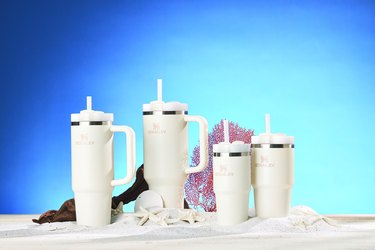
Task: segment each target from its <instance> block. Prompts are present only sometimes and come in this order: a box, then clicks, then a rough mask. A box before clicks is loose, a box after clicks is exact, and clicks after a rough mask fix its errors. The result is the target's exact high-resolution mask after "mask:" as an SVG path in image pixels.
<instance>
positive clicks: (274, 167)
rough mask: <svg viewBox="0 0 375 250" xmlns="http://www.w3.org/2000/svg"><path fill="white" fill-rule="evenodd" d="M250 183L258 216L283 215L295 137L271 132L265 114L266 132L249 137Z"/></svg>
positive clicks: (291, 178) (290, 182)
mask: <svg viewBox="0 0 375 250" xmlns="http://www.w3.org/2000/svg"><path fill="white" fill-rule="evenodd" d="M251 172H252V176H251V183H252V185H253V188H254V204H255V213H256V216H258V217H263V218H272V217H286V216H288V214H289V209H290V203H291V192H292V186H293V183H294V137H293V136H287V135H285V134H275V133H274V134H271V129H270V117H269V115H268V114H267V115H266V133H263V134H260V135H259V136H253V137H252V138H251Z"/></svg>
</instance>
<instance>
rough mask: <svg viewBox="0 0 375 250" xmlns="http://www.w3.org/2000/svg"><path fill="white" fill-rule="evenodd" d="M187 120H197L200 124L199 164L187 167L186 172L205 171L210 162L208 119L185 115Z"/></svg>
mask: <svg viewBox="0 0 375 250" xmlns="http://www.w3.org/2000/svg"><path fill="white" fill-rule="evenodd" d="M184 120H185V121H186V122H197V123H198V125H199V159H200V161H199V164H198V166H196V167H193V168H192V167H187V168H185V173H186V174H192V173H197V172H201V171H203V170H204V169H205V168H206V167H207V163H208V125H207V120H206V119H205V118H204V117H202V116H193V115H185V116H184Z"/></svg>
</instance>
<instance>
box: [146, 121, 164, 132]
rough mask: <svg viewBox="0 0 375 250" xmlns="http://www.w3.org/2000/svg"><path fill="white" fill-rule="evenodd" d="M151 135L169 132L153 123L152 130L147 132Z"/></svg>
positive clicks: (158, 124)
mask: <svg viewBox="0 0 375 250" xmlns="http://www.w3.org/2000/svg"><path fill="white" fill-rule="evenodd" d="M147 132H148V133H149V134H165V133H167V131H166V130H165V129H162V128H161V126H160V123H152V129H149V130H148V131H147Z"/></svg>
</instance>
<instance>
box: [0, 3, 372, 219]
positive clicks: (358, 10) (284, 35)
mask: <svg viewBox="0 0 375 250" xmlns="http://www.w3.org/2000/svg"><path fill="white" fill-rule="evenodd" d="M0 29H1V30H0V31H1V33H0V34H1V38H0V56H1V65H0V66H1V67H0V109H1V118H2V122H1V123H0V124H1V125H0V126H1V127H0V131H1V132H0V136H1V140H0V143H1V145H0V150H1V157H0V187H1V189H0V202H1V203H0V213H41V212H44V211H45V210H48V209H56V208H58V207H59V206H60V204H61V203H62V202H63V201H64V200H66V199H68V198H71V197H72V196H73V193H72V191H71V180H70V173H71V172H70V114H71V113H77V112H79V111H80V110H82V109H84V107H85V97H86V95H92V96H93V107H94V109H97V110H103V111H106V112H111V113H114V114H115V124H121V125H129V126H131V127H133V128H134V130H135V132H136V134H137V165H140V164H142V161H143V153H142V147H143V146H142V104H143V103H148V102H149V101H152V100H155V99H156V79H157V78H163V81H164V99H165V100H167V101H172V100H177V101H181V102H186V103H188V104H189V113H190V114H196V115H202V116H204V117H206V119H207V120H208V122H209V129H210V130H211V128H212V127H213V125H214V124H215V123H218V122H219V121H220V119H222V118H228V119H230V120H231V121H235V122H238V123H239V124H240V126H243V127H246V128H253V129H254V130H255V133H256V134H259V133H261V132H263V131H264V113H266V112H270V113H271V118H272V130H273V131H274V132H283V133H287V134H289V135H294V136H295V138H296V140H295V144H296V151H295V152H296V154H295V185H294V188H293V201H292V205H297V204H304V205H308V206H310V207H312V208H314V209H315V210H317V211H318V212H320V213H375V199H374V184H373V183H374V179H375V178H374V177H375V157H374V155H375V154H374V151H375V150H374V141H375V135H374V127H375V2H373V1H263V2H262V1H256V2H255V1H254V2H253V1H45V2H43V1H24V2H22V1H2V2H1V4H0ZM196 130H197V129H196V128H195V127H194V126H192V130H191V133H190V135H189V137H190V145H189V147H190V151H191V150H192V148H193V147H194V146H195V145H196V144H197V142H198V136H197V134H196V133H195V131H196ZM124 138H125V137H122V136H116V139H115V144H116V145H115V146H116V153H115V165H116V177H118V178H119V177H121V176H124V170H123V169H124V167H122V164H124V161H125V159H124V156H123V154H122V151H123V150H125V146H124V142H125V139H124ZM125 188H126V187H121V188H116V189H115V191H114V194H119V193H121V192H122V191H123V190H125ZM251 197H252V196H251ZM126 210H128V211H130V210H132V207H131V206H128V207H127V209H126Z"/></svg>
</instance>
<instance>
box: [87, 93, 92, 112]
mask: <svg viewBox="0 0 375 250" xmlns="http://www.w3.org/2000/svg"><path fill="white" fill-rule="evenodd" d="M86 105H87V110H92V99H91V96H88V97H86Z"/></svg>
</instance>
